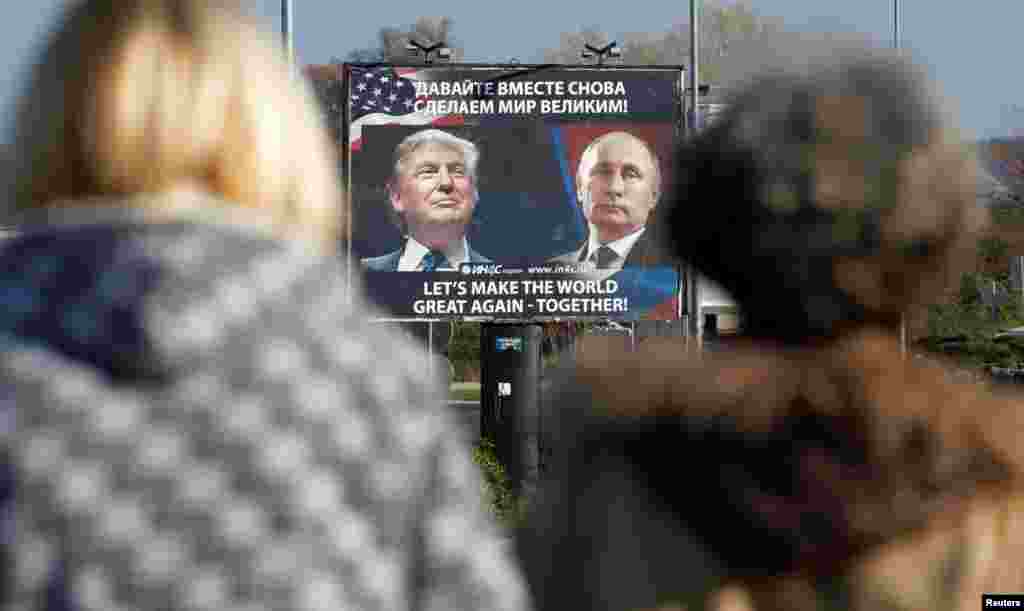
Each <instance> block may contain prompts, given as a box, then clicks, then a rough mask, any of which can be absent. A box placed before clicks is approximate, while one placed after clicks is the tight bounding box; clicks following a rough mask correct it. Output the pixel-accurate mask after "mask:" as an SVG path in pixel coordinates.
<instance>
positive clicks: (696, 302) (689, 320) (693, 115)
mask: <svg viewBox="0 0 1024 611" xmlns="http://www.w3.org/2000/svg"><path fill="white" fill-rule="evenodd" d="M699 2H700V0H690V70H689V80H690V111H689V113H687V114H688V115H689V116H688V117H687V123H688V125H687V136H688V137H690V138H693V137H694V136H696V134H697V130H698V129H699V128H700V123H701V121H700V106H699V100H700V97H699V96H700V91H699V90H700V87H699V86H698V85H697V83H699V82H700V58H699V57H698V49H699V46H700V45H699V44H698V42H699V37H698V36H699V29H698V27H697V24H698V21H699V20H700V10H699V4H698V3H699ZM686 287H687V290H686V301H687V304H686V306H687V307H686V309H687V313H686V327H687V331H686V336H687V344H689V342H690V340H691V339H692V340H693V341H694V346H695V347H697V348H698V349H699V347H700V333H701V328H700V282H699V280H698V278H697V270H696V269H694V267H693V266H692V265H689V264H687V265H686Z"/></svg>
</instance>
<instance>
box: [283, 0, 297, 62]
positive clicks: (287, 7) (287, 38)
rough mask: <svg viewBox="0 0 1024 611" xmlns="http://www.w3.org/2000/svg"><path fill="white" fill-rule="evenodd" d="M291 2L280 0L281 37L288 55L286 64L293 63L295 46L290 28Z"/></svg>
mask: <svg viewBox="0 0 1024 611" xmlns="http://www.w3.org/2000/svg"><path fill="white" fill-rule="evenodd" d="M292 8H293V6H292V0H281V36H282V37H283V38H284V48H285V52H286V53H287V54H288V63H290V64H294V63H295V44H294V34H293V31H294V29H293V27H292V16H293V12H292Z"/></svg>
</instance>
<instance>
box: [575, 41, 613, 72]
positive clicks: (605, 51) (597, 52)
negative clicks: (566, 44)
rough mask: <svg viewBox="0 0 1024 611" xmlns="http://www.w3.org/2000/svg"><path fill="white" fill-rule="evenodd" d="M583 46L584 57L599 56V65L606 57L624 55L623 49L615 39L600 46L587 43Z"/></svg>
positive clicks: (582, 54)
mask: <svg viewBox="0 0 1024 611" xmlns="http://www.w3.org/2000/svg"><path fill="white" fill-rule="evenodd" d="M583 47H584V49H583V53H581V56H582V57H583V59H590V58H591V57H594V56H597V65H599V66H600V65H601V64H603V63H604V60H605V57H621V56H622V50H621V49H620V48H619V47H618V45H617V44H616V43H615V41H614V40H613V41H611V42H610V43H608V44H606V45H605V46H603V47H600V48H598V47H593V46H591V45H589V44H585V45H583Z"/></svg>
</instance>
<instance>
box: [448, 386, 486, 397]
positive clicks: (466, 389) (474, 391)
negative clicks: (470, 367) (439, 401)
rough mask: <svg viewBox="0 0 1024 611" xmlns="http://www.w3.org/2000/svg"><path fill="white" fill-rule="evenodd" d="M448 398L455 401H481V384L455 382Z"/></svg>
mask: <svg viewBox="0 0 1024 611" xmlns="http://www.w3.org/2000/svg"><path fill="white" fill-rule="evenodd" d="M448 398H449V399H452V400H454V401H479V400H480V382H453V383H452V384H451V386H449V387H448Z"/></svg>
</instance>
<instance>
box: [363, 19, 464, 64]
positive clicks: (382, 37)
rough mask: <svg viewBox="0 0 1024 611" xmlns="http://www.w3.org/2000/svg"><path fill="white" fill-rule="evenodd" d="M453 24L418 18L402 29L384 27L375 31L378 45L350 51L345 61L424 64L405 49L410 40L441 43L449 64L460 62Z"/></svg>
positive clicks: (447, 20) (418, 57)
mask: <svg viewBox="0 0 1024 611" xmlns="http://www.w3.org/2000/svg"><path fill="white" fill-rule="evenodd" d="M453 25H454V20H453V19H452V18H451V17H420V18H419V19H417V20H416V21H415V23H413V24H412V25H410V26H408V27H405V28H395V27H383V28H381V29H380V30H379V31H378V32H377V46H375V47H362V48H358V49H353V50H352V51H350V52H349V53H348V55H346V59H347V60H348V61H353V62H395V63H405V64H419V63H423V62H424V57H423V54H419V55H415V56H413V55H410V54H409V52H408V51H407V50H406V48H405V47H406V45H407V44H408V43H409V40H410V39H412V40H415V41H416V42H418V43H420V44H421V45H424V46H427V45H432V44H435V43H438V42H444V43H445V45H446V46H447V47H448V48H449V49H451V51H452V55H451V59H450V61H460V60H461V59H462V56H463V49H462V47H461V46H460V44H459V42H458V40H457V39H455V38H454V36H453V35H452V29H453Z"/></svg>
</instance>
